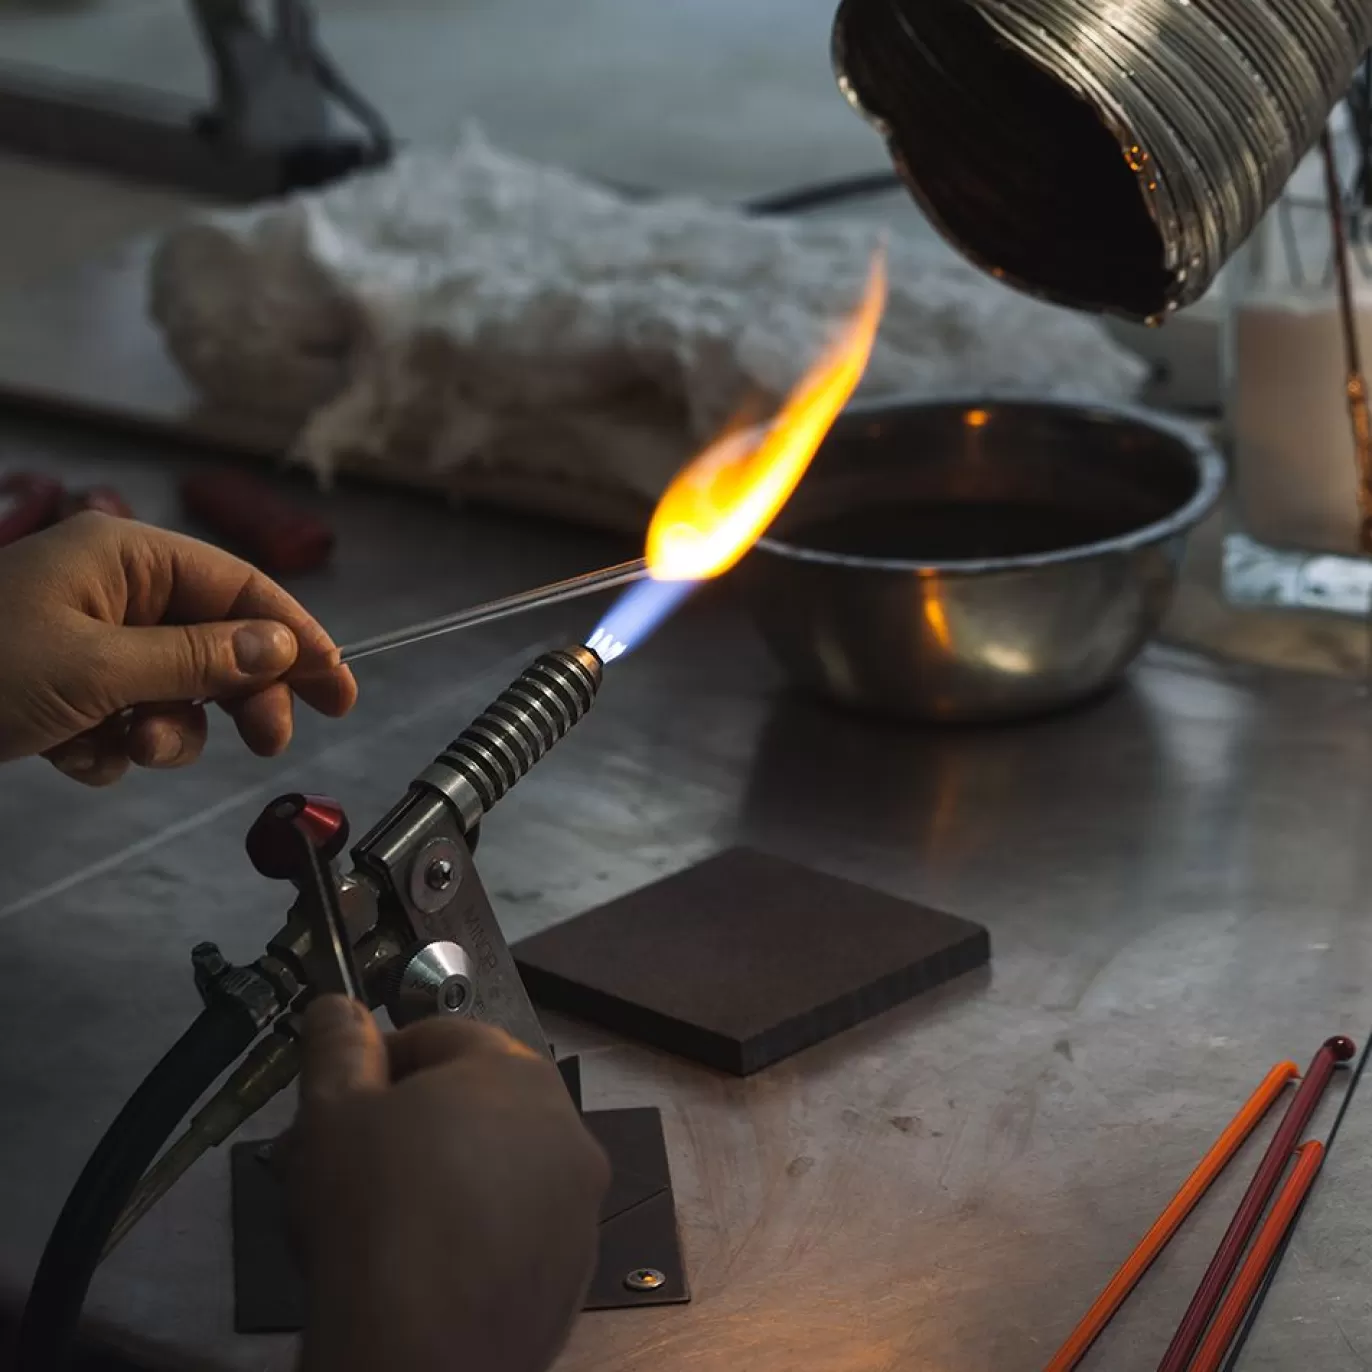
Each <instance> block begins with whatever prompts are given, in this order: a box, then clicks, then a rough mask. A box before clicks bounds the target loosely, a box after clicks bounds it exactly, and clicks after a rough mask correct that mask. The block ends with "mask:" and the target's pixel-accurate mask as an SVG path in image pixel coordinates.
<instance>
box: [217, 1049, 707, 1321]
mask: <svg viewBox="0 0 1372 1372" xmlns="http://www.w3.org/2000/svg"><path fill="white" fill-rule="evenodd" d="M558 1065H559V1067H561V1069H562V1072H563V1077H564V1079H566V1080H567V1084H568V1087H569V1088H570V1089H571V1091H572V1095H573V1098H574V1099H577V1100H578V1104H579V1103H580V1101H579V1095H580V1084H579V1074H578V1072H577V1063H576V1059H575V1058H570V1059H566V1060H564V1061H563V1062H561V1063H559V1064H558ZM582 1119H583V1120H585V1122H586V1127H587V1128H588V1129H589V1130H590V1131H591V1133H592V1134H594V1135H595V1137H596V1139H597V1140H598V1141H599V1142H600V1145H601V1147H602V1148H604V1150H605V1152H606V1154H607V1156H608V1157H609V1159H610V1172H611V1182H610V1189H609V1192H608V1194H607V1195H606V1197H605V1201H604V1203H603V1204H602V1206H601V1210H600V1249H599V1254H598V1257H597V1260H596V1270H595V1276H594V1277H593V1278H592V1280H591V1286H590V1289H589V1291H588V1292H587V1293H586V1304H585V1309H587V1310H615V1309H622V1308H625V1307H628V1306H633V1305H679V1304H682V1303H684V1302H686V1301H688V1300H690V1298H691V1297H690V1291H689V1289H688V1288H687V1284H686V1269H685V1265H684V1264H683V1262H682V1258H681V1243H680V1239H679V1238H678V1235H677V1224H676V1201H675V1198H674V1197H673V1195H672V1178H671V1173H670V1171H669V1170H668V1166H667V1148H666V1144H665V1142H664V1140H663V1135H662V1117H661V1115H660V1114H659V1113H658V1111H657V1110H655V1109H635V1110H591V1111H588V1112H586V1113H584V1114H583V1115H582ZM230 1173H231V1176H232V1184H233V1280H234V1328H235V1329H236V1330H237V1331H238V1333H240V1334H289V1333H295V1332H296V1331H298V1330H299V1329H301V1328H302V1326H303V1324H304V1311H305V1299H304V1287H303V1284H302V1282H301V1277H300V1272H299V1269H298V1268H297V1267H296V1265H295V1259H294V1257H293V1256H292V1253H291V1245H290V1240H289V1235H288V1232H287V1226H286V1215H285V1205H284V1197H283V1195H282V1191H281V1186H280V1183H279V1181H278V1179H277V1174H276V1171H275V1169H274V1168H273V1166H272V1163H271V1142H270V1141H269V1140H259V1141H257V1142H255V1143H239V1144H235V1145H234V1147H233V1148H232V1149H231V1152H230Z"/></svg>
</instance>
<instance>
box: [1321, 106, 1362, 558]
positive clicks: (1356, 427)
mask: <svg viewBox="0 0 1372 1372" xmlns="http://www.w3.org/2000/svg"><path fill="white" fill-rule="evenodd" d="M1320 152H1321V154H1322V156H1323V158H1324V183H1325V192H1326V195H1327V197H1328V200H1329V222H1330V228H1331V231H1332V236H1333V240H1334V276H1335V280H1336V281H1337V283H1338V292H1339V322H1340V324H1341V326H1342V329H1343V351H1344V371H1345V377H1344V390H1345V393H1346V395H1347V399H1348V418H1349V423H1350V425H1351V426H1352V429H1353V449H1354V453H1355V456H1356V458H1357V475H1358V515H1359V521H1358V523H1359V542H1360V543H1361V545H1362V550H1363V552H1364V553H1369V552H1372V415H1369V413H1368V403H1367V379H1366V377H1365V376H1364V375H1363V369H1362V349H1361V346H1360V342H1359V338H1358V317H1357V314H1356V313H1355V311H1354V308H1353V283H1352V281H1351V280H1350V279H1349V277H1350V273H1349V270H1348V234H1347V231H1346V226H1345V223H1344V213H1345V211H1344V198H1343V188H1342V187H1341V186H1340V184H1339V168H1338V163H1337V162H1336V161H1335V158H1334V142H1333V139H1331V138H1330V136H1329V129H1328V128H1327V127H1326V129H1325V130H1324V133H1323V134H1321V136H1320Z"/></svg>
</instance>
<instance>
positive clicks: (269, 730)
mask: <svg viewBox="0 0 1372 1372" xmlns="http://www.w3.org/2000/svg"><path fill="white" fill-rule="evenodd" d="M227 708H228V711H229V713H230V715H232V716H233V721H234V724H235V726H236V727H237V729H238V733H239V737H240V738H242V740H243V742H244V743H246V744H247V745H248V747H249V749H251V751H252V752H254V753H256V754H257V756H258V757H278V756H280V754H281V753H283V752H285V750H286V748H287V747H288V746H289V745H290V741H291V735H292V734H293V733H294V730H295V722H294V719H293V713H294V711H293V707H292V703H291V690H290V687H289V686H287V685H286V684H285V683H284V682H279V681H278V682H273V683H272V684H271V685H270V686H267V687H264V688H263V689H262V690H260V691H257V692H254V693H253V694H252V695H248V696H243V697H242V698H241V699H239V700H236V701H233V702H231V703H230V704H229V705H228V707H227Z"/></svg>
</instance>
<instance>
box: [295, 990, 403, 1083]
mask: <svg viewBox="0 0 1372 1372" xmlns="http://www.w3.org/2000/svg"><path fill="white" fill-rule="evenodd" d="M389 1079H390V1077H389V1071H388V1068H387V1063H386V1044H385V1040H384V1039H383V1038H382V1037H381V1030H380V1029H379V1028H378V1027H377V1024H376V1021H375V1020H374V1019H373V1018H372V1016H371V1015H370V1014H369V1013H368V1011H367V1009H366V1007H365V1006H364V1005H362V1004H361V1003H360V1002H358V1001H355V1000H349V999H348V998H347V997H346V996H320V997H318V998H317V999H316V1000H314V1001H312V1002H311V1003H310V1007H309V1009H308V1010H306V1012H305V1022H304V1026H303V1032H302V1034H301V1060H300V1104H301V1108H302V1109H309V1108H310V1107H311V1106H319V1105H327V1104H329V1103H330V1102H332V1101H336V1100H341V1099H343V1098H344V1097H346V1096H351V1095H355V1094H357V1093H358V1092H360V1091H375V1090H379V1089H381V1088H382V1087H384V1086H385V1085H386V1084H387V1082H388V1081H389Z"/></svg>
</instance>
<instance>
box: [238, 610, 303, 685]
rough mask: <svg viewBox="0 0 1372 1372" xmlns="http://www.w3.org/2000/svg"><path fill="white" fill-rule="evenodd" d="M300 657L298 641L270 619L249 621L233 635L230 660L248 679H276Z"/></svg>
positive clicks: (240, 626) (290, 632) (290, 631)
mask: <svg viewBox="0 0 1372 1372" xmlns="http://www.w3.org/2000/svg"><path fill="white" fill-rule="evenodd" d="M299 655H300V641H299V639H297V637H296V635H295V633H294V631H293V630H292V629H291V628H290V627H289V626H288V625H286V624H281V623H278V622H277V621H275V620H271V619H261V620H249V621H248V622H247V623H245V624H240V625H239V626H238V628H237V629H235V630H234V634H233V656H234V663H235V665H236V666H237V668H238V670H239V671H240V672H242V673H243V675H244V676H248V677H277V676H280V675H281V674H282V673H283V672H287V671H289V670H290V668H291V666H292V664H293V663H294V662H295V660H296V658H297V657H298V656H299Z"/></svg>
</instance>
